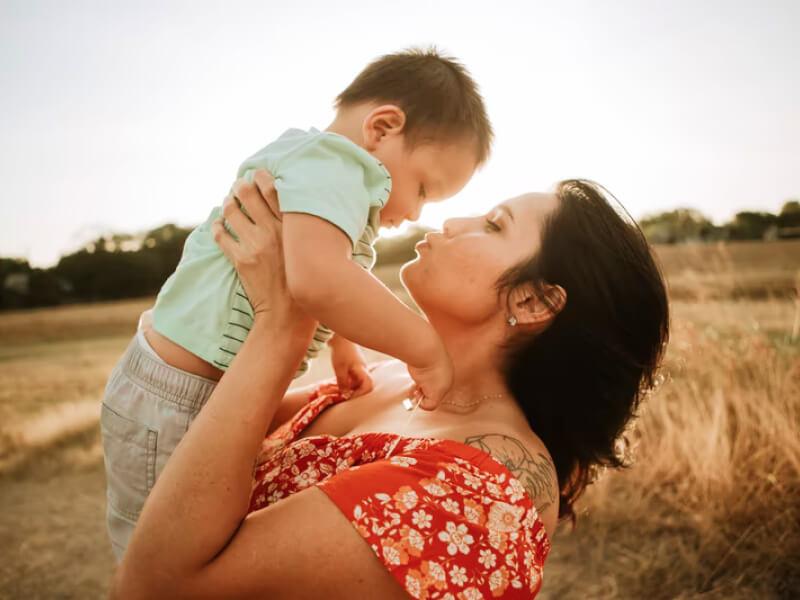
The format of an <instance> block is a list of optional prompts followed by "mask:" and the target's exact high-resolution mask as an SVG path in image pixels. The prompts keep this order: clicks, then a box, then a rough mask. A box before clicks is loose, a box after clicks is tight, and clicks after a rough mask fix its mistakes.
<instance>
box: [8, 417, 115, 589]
mask: <svg viewBox="0 0 800 600" xmlns="http://www.w3.org/2000/svg"><path fill="white" fill-rule="evenodd" d="M71 442H72V443H70V444H69V445H59V446H58V447H57V448H52V449H51V450H50V452H48V454H46V455H39V456H36V457H31V459H30V460H29V462H28V463H27V464H26V465H21V466H20V467H19V468H17V469H15V472H14V473H11V474H7V475H5V476H3V477H2V479H0V547H2V549H3V560H2V564H0V598H26V599H30V600H34V599H38V598H42V599H44V598H47V599H52V598H80V599H81V600H83V599H91V598H105V596H106V593H107V585H108V580H109V577H110V576H111V573H112V569H113V556H112V554H111V548H110V546H109V543H108V540H107V539H106V532H105V516H104V515H105V475H104V473H103V463H102V458H101V457H100V455H99V447H98V442H99V435H98V433H97V432H94V431H93V432H89V433H88V434H85V435H83V436H79V437H78V438H76V439H73V440H71Z"/></svg>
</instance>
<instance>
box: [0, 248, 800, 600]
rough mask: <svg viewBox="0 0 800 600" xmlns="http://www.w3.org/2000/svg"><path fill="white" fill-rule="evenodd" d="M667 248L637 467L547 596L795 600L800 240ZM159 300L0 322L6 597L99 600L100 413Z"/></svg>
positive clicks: (107, 569)
mask: <svg viewBox="0 0 800 600" xmlns="http://www.w3.org/2000/svg"><path fill="white" fill-rule="evenodd" d="M658 251H659V255H660V257H661V260H662V262H663V266H664V270H665V273H666V274H667V276H668V279H669V282H670V290H671V295H672V298H673V303H672V311H673V321H672V339H671V343H670V346H669V350H668V353H667V359H666V363H665V367H664V382H663V384H662V385H661V387H660V389H659V390H657V391H656V392H655V393H654V394H652V395H651V397H650V398H649V399H648V400H647V402H646V403H645V406H644V407H643V409H642V411H641V416H640V419H639V422H638V426H637V429H636V433H635V437H636V440H637V442H638V444H637V448H636V462H635V463H634V465H633V466H632V467H630V468H629V469H628V470H626V471H622V472H613V473H606V474H605V475H603V476H602V477H601V478H600V480H599V481H598V482H597V483H595V484H594V485H593V486H591V488H590V490H589V491H588V492H587V494H586V496H585V497H584V498H583V499H582V501H581V502H580V511H579V517H578V522H577V526H576V527H575V528H574V529H572V528H571V527H569V526H568V525H567V526H563V527H562V528H561V530H560V531H559V533H558V534H557V536H556V537H555V539H554V549H553V552H552V554H551V556H550V558H549V560H548V563H547V566H546V570H545V586H544V589H543V593H542V597H545V598H559V599H560V598H622V599H629V598H630V599H634V598H648V599H656V598H796V597H800V433H798V429H800V427H799V425H800V303H798V300H797V287H798V276H799V275H800V242H781V243H763V244H761V243H760V244H731V245H723V246H681V247H668V248H659V250H658ZM381 275H382V276H383V277H384V278H385V279H386V280H387V282H388V283H389V284H390V285H394V284H396V276H395V275H394V274H393V273H391V272H390V271H388V270H387V271H386V272H384V273H382V274H381ZM150 302H151V300H150V299H141V300H131V301H124V302H118V303H108V304H98V305H84V306H73V307H61V308H56V309H46V310H35V311H24V312H16V313H5V314H0V341H2V343H1V344H0V423H1V424H0V547H1V548H2V549H3V560H2V561H0V598H30V599H35V598H81V599H84V598H99V597H103V596H104V592H105V588H106V583H107V580H108V577H109V575H110V573H111V569H112V559H111V553H110V549H109V547H108V544H107V542H106V539H105V531H104V527H105V525H104V520H103V519H104V515H103V511H104V498H103V493H104V476H103V467H102V455H101V451H100V446H99V434H98V430H97V418H98V414H99V399H100V396H101V393H102V389H103V386H104V384H105V379H106V376H107V374H108V372H109V371H110V369H111V367H112V366H113V364H114V362H115V361H116V359H117V358H118V356H119V354H120V353H121V352H122V350H123V349H124V347H125V344H126V343H127V341H128V338H129V336H130V335H131V334H132V332H133V329H134V327H135V323H136V318H137V316H138V314H139V313H140V312H141V311H142V310H143V309H144V308H146V307H147V306H149V304H150ZM325 369H326V364H325V360H324V359H322V360H320V361H318V362H317V364H316V365H315V369H314V373H313V374H312V375H310V376H311V377H314V376H318V375H321V374H324V373H325ZM306 377H309V376H308V375H307V376H306Z"/></svg>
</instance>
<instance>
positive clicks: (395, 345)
mask: <svg viewBox="0 0 800 600" xmlns="http://www.w3.org/2000/svg"><path fill="white" fill-rule="evenodd" d="M283 248H284V255H285V261H286V283H287V287H288V289H289V292H290V293H291V294H292V296H293V297H294V299H295V301H296V302H297V303H298V304H300V306H301V307H302V308H303V309H304V310H305V311H306V312H307V313H309V314H310V315H312V316H313V317H314V318H315V319H317V320H318V321H320V322H321V323H324V324H325V325H326V326H327V327H329V328H331V329H332V330H333V331H335V332H337V333H339V334H341V335H343V336H344V337H346V338H347V339H349V340H352V341H353V342H355V343H357V344H360V345H361V346H366V347H367V348H372V349H373V350H377V351H378V352H383V353H385V354H389V355H391V356H395V357H397V358H399V359H400V360H402V361H404V362H405V363H407V364H408V365H410V366H412V367H418V368H427V367H431V366H433V365H434V364H436V363H437V362H438V361H440V360H443V354H444V359H446V360H449V359H448V358H447V357H446V352H445V351H444V347H443V344H442V342H441V340H440V338H439V336H438V335H437V334H436V332H435V331H434V329H433V328H432V327H431V325H430V324H429V323H428V322H427V321H426V320H425V319H423V318H422V317H421V316H419V315H418V314H416V313H415V312H414V311H412V310H411V309H409V308H408V307H407V306H406V305H405V304H403V303H402V302H401V301H400V300H398V299H397V298H396V297H395V296H394V294H392V292H390V291H389V289H388V288H387V287H386V286H384V285H383V284H382V283H381V282H380V281H379V280H378V279H377V278H375V277H374V276H373V275H372V274H371V273H369V272H368V271H366V270H365V269H363V268H362V267H360V266H359V265H357V264H356V263H354V262H353V261H352V260H351V251H352V244H351V242H350V239H349V238H348V237H347V235H345V233H344V232H343V231H341V230H340V229H339V228H338V227H336V226H335V225H333V224H331V223H329V222H328V221H325V220H324V219H321V218H319V217H315V216H312V215H309V214H303V213H285V214H284V218H283Z"/></svg>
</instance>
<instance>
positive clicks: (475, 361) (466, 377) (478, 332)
mask: <svg viewBox="0 0 800 600" xmlns="http://www.w3.org/2000/svg"><path fill="white" fill-rule="evenodd" d="M436 330H437V332H438V333H439V335H440V336H441V338H442V341H443V342H444V345H445V347H446V348H447V351H448V353H449V354H450V358H451V360H452V361H453V371H454V375H453V387H452V388H451V389H450V391H449V392H448V394H447V395H446V396H445V397H444V399H443V404H440V406H439V408H438V409H437V411H436V412H439V411H442V412H447V413H454V414H461V415H469V416H470V418H474V417H478V416H479V414H480V415H483V414H487V415H489V414H490V415H492V417H493V418H494V417H497V418H499V419H504V418H510V417H511V416H512V415H513V416H520V415H522V412H521V410H520V409H519V407H518V406H517V404H516V402H515V400H514V398H512V396H511V394H510V392H509V390H508V388H507V387H506V384H505V380H504V377H503V376H502V373H501V371H500V361H499V360H498V356H499V352H498V346H499V345H500V344H501V342H502V332H500V331H498V330H497V329H496V325H495V324H494V323H492V322H489V323H484V324H480V325H477V326H474V327H464V324H463V323H440V322H438V321H437V322H436ZM470 404H474V406H472V407H469V408H464V407H463V405H470ZM458 405H462V406H461V407H459V406H458ZM523 416H524V415H523Z"/></svg>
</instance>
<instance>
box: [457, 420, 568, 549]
mask: <svg viewBox="0 0 800 600" xmlns="http://www.w3.org/2000/svg"><path fill="white" fill-rule="evenodd" d="M482 429H483V430H484V431H485V432H482V433H473V434H471V435H467V436H465V438H464V443H465V444H467V445H469V446H474V447H476V448H479V449H481V450H483V451H484V452H487V453H488V454H491V455H492V457H493V458H495V459H496V460H497V461H498V462H499V463H501V464H503V465H505V467H506V468H507V469H508V470H509V471H510V472H511V474H512V475H513V476H514V477H516V478H517V479H518V480H519V482H520V483H521V484H522V485H523V487H524V488H525V489H526V490H527V492H528V494H529V495H530V497H531V499H532V500H533V504H534V506H535V507H536V510H537V512H538V513H539V516H540V517H541V519H542V522H543V523H544V526H545V530H547V533H548V535H552V534H553V531H554V529H555V525H556V521H557V520H558V500H559V493H558V478H557V476H556V469H555V466H554V465H553V460H552V458H551V457H550V453H549V452H548V451H547V448H546V447H545V445H544V444H543V443H542V441H541V440H540V439H539V437H538V436H537V435H536V434H535V433H533V432H532V431H527V432H525V431H516V430H513V429H508V428H505V427H503V426H497V427H483V428H482Z"/></svg>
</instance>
